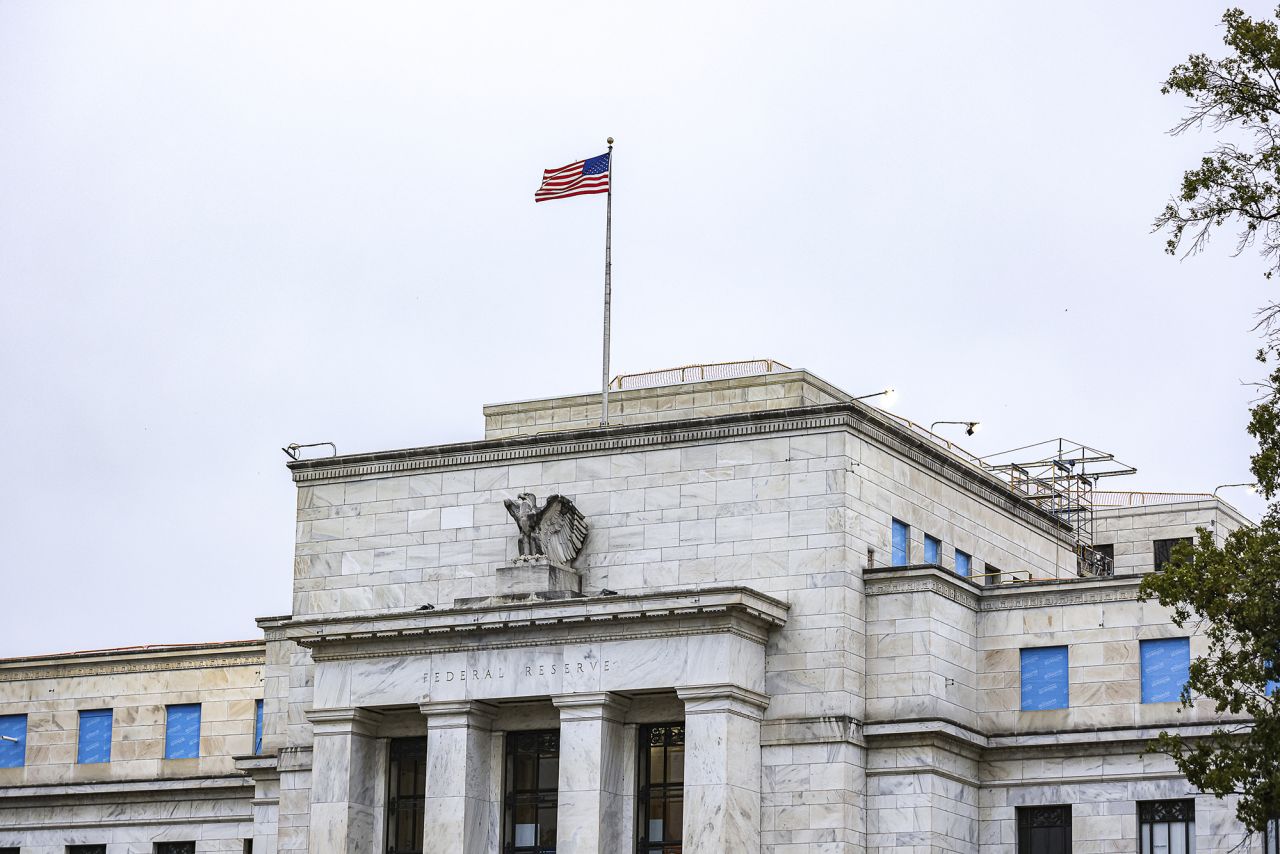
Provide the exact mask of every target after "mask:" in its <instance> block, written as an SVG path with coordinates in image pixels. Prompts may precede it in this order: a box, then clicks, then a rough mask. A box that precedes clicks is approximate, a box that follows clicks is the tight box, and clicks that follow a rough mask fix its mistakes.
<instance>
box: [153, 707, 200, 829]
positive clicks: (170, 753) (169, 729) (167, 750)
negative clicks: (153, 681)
mask: <svg viewBox="0 0 1280 854" xmlns="http://www.w3.org/2000/svg"><path fill="white" fill-rule="evenodd" d="M190 709H195V716H196V741H195V753H193V754H190V755H185V754H184V755H181V756H178V755H175V754H174V751H175V750H176V747H177V745H175V742H174V741H173V739H172V737H171V736H172V733H173V719H174V716H175V713H178V714H181V712H180V711H179V710H190ZM203 724H204V709H203V708H202V706H201V704H200V703H170V704H168V705H166V706H165V707H164V758H165V759H199V758H200V728H201V727H202V726H203ZM157 844H158V843H157Z"/></svg>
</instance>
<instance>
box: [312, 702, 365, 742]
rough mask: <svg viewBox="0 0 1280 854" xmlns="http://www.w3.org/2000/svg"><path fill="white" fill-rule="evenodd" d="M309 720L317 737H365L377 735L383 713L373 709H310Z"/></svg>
mask: <svg viewBox="0 0 1280 854" xmlns="http://www.w3.org/2000/svg"><path fill="white" fill-rule="evenodd" d="M306 715H307V720H309V721H311V731H312V733H314V734H315V735H365V736H372V735H376V734H377V732H376V731H377V728H378V723H379V721H381V720H382V713H381V712H375V711H374V710H373V709H358V708H346V709H309V710H307V713H306Z"/></svg>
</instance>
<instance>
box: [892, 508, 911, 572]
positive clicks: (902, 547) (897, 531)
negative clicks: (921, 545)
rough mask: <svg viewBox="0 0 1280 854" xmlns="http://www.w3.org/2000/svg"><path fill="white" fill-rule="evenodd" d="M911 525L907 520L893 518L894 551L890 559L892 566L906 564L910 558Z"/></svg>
mask: <svg viewBox="0 0 1280 854" xmlns="http://www.w3.org/2000/svg"><path fill="white" fill-rule="evenodd" d="M910 543H911V526H910V525H908V524H907V523H906V522H899V521H898V520H897V519H894V520H893V553H892V557H891V559H890V561H889V563H890V565H892V566H906V565H907V564H908V563H909V562H910V560H909V558H908V555H909V554H910Z"/></svg>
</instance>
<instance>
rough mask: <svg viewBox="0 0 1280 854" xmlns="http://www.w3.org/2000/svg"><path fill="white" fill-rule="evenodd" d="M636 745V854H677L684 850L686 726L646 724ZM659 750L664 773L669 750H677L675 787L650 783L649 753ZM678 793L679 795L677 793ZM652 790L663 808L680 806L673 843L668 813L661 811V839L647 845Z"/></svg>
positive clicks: (669, 764)
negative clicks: (676, 803)
mask: <svg viewBox="0 0 1280 854" xmlns="http://www.w3.org/2000/svg"><path fill="white" fill-rule="evenodd" d="M655 737H659V738H661V739H662V743H661V744H654V743H653V742H654V739H655ZM637 745H638V747H639V756H638V757H637V759H636V783H637V788H636V848H635V850H636V854H680V852H681V851H682V850H683V846H684V779H685V774H684V768H685V765H684V757H685V724H684V721H672V722H669V723H661V724H645V725H643V726H641V727H640V729H639V733H638V737H637ZM655 747H661V748H662V767H663V773H664V774H665V773H666V770H667V769H669V768H670V767H671V757H672V755H673V754H672V751H671V748H673V747H679V748H680V750H679V754H680V781H679V783H678V784H676V783H673V782H671V781H669V780H666V779H664V781H663V782H661V783H654V782H653V768H652V757H653V751H652V749H653V748H655ZM677 789H678V792H677ZM655 790H656V792H657V794H658V796H659V797H660V798H661V799H662V802H663V806H664V807H668V806H669V805H670V804H671V803H673V802H675V801H676V800H678V801H679V803H680V815H681V822H680V827H679V828H678V836H677V838H676V839H674V840H672V839H668V838H667V837H668V831H669V830H670V827H671V823H670V822H668V821H667V814H668V810H667V809H664V810H663V831H664V832H663V839H662V840H660V841H658V842H650V841H649V829H650V827H649V819H648V815H649V811H650V806H651V804H652V801H653V796H654V794H655Z"/></svg>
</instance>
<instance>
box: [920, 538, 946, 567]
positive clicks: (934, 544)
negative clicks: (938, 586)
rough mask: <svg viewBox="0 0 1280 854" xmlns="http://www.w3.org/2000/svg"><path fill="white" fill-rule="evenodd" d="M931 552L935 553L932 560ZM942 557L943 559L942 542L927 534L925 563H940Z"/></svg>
mask: <svg viewBox="0 0 1280 854" xmlns="http://www.w3.org/2000/svg"><path fill="white" fill-rule="evenodd" d="M930 550H932V551H933V557H932V558H930V557H929V552H930ZM941 557H942V540H940V539H938V538H937V537H935V536H933V535H932V534H925V535H924V562H925V563H934V564H936V563H940V562H941Z"/></svg>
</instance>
